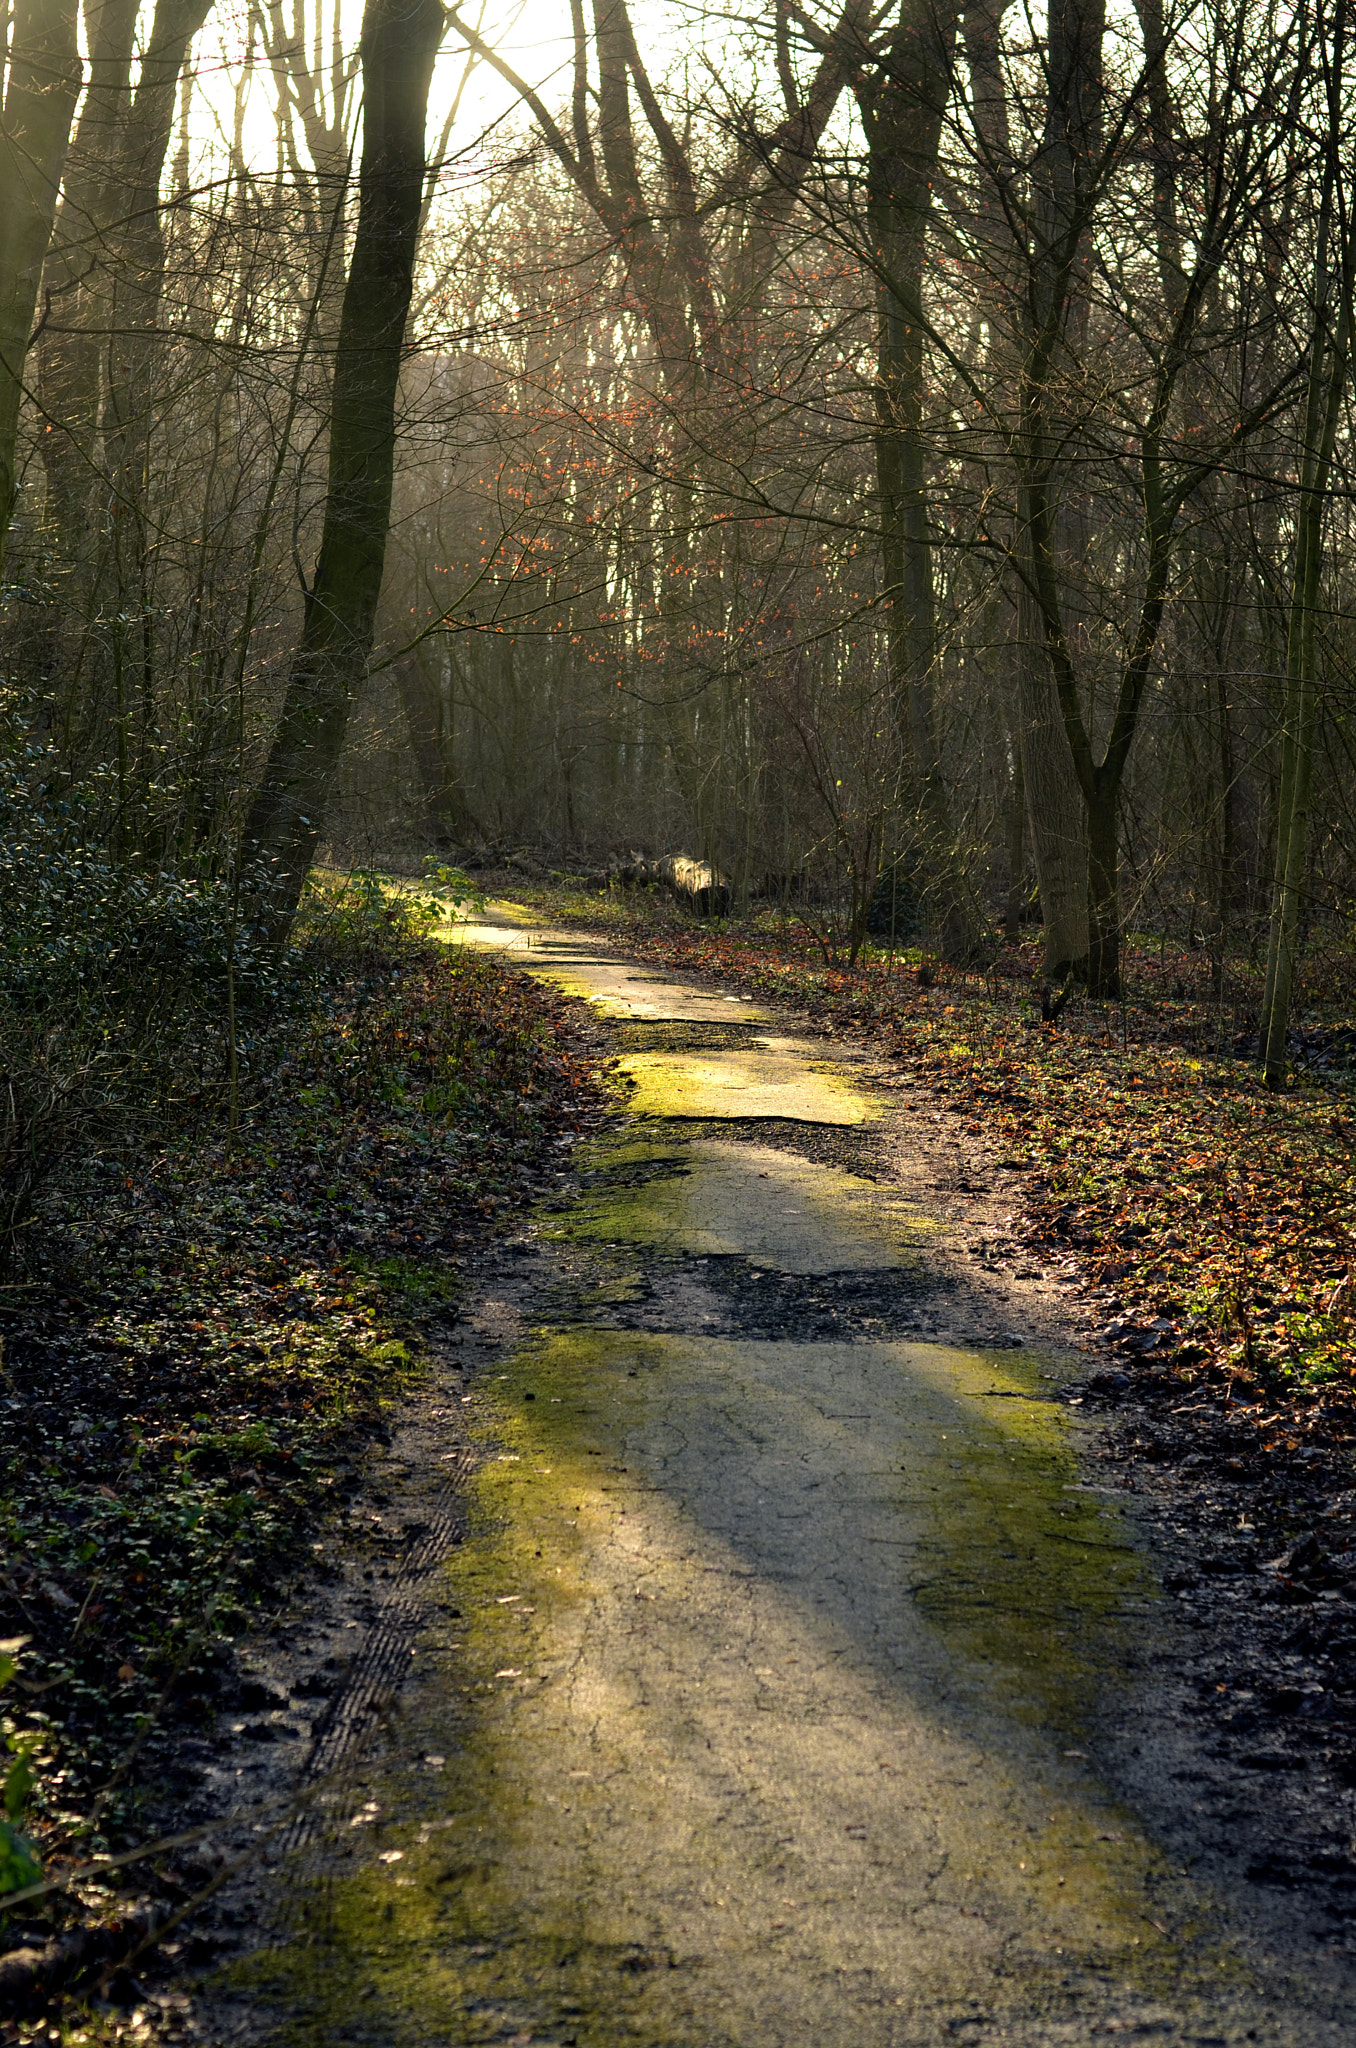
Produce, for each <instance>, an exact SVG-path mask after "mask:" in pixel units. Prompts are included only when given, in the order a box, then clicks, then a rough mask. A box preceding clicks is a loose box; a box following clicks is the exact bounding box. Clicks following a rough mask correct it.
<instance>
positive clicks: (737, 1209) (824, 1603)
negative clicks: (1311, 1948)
mask: <svg viewBox="0 0 1356 2048" xmlns="http://www.w3.org/2000/svg"><path fill="white" fill-rule="evenodd" d="M459 936H460V940H461V942H462V943H467V944H473V945H477V946H482V947H485V948H488V949H491V950H493V951H495V952H496V953H498V954H500V955H501V956H503V957H506V958H508V959H510V960H513V961H515V962H516V963H517V964H521V965H523V966H526V967H528V968H530V970H531V971H532V972H534V973H537V974H541V975H544V976H547V977H549V978H550V979H551V980H553V981H555V982H557V983H559V984H560V985H561V986H563V987H565V988H567V989H569V990H572V991H573V992H575V993H578V994H580V995H584V996H586V997H587V998H588V999H589V1000H590V1001H592V1002H594V1003H595V1004H596V1005H597V1006H598V1008H599V1009H600V1011H602V1012H603V1013H604V1014H606V1015H607V1016H609V1017H611V1018H612V1019H614V1020H615V1022H616V1026H617V1033H618V1044H619V1050H620V1055H621V1058H622V1061H623V1064H624V1066H625V1067H626V1068H627V1069H628V1070H629V1072H630V1075H631V1078H632V1081H633V1084H634V1095H633V1099H632V1108H633V1110H634V1112H635V1117H634V1119H633V1120H631V1121H629V1122H628V1124H627V1125H626V1127H625V1128H624V1129H623V1130H621V1131H620V1132H613V1133H612V1134H611V1135H609V1136H608V1137H606V1138H605V1139H602V1140H598V1141H594V1142H592V1143H591V1144H589V1145H588V1146H585V1147H582V1148H580V1149H581V1153H582V1154H583V1155H584V1156H583V1157H582V1158H581V1157H580V1156H579V1155H578V1154H577V1155H576V1159H575V1165H576V1167H577V1168H579V1167H582V1169H583V1170H582V1172H581V1173H580V1174H579V1178H578V1182H577V1185H575V1186H572V1187H566V1188H565V1189H563V1191H562V1196H561V1199H560V1200H559V1202H557V1203H554V1204H552V1205H550V1206H549V1207H547V1208H545V1209H543V1210H542V1211H541V1212H539V1214H538V1216H537V1219H536V1222H535V1224H534V1225H533V1226H531V1227H530V1229H529V1231H528V1233H527V1234H526V1235H525V1237H524V1238H523V1239H522V1241H521V1242H520V1243H518V1244H517V1245H512V1246H510V1247H508V1253H511V1254H512V1256H509V1255H508V1253H506V1255H505V1256H503V1257H501V1258H500V1260H499V1262H498V1265H497V1267H496V1268H495V1270H494V1274H493V1276H492V1284H491V1285H490V1286H489V1287H488V1288H487V1291H486V1294H485V1295H484V1297H483V1298H482V1300H481V1302H480V1303H479V1306H478V1309H477V1311H476V1314H475V1316H474V1318H473V1327H474V1329H475V1331H476V1332H477V1338H476V1341H477V1342H479V1343H480V1344H481V1345H482V1346H483V1347H484V1363H483V1364H482V1369H481V1371H480V1372H479V1374H478V1375H477V1376H476V1378H475V1379H474V1381H472V1382H470V1384H471V1385H472V1386H473V1388H474V1392H473V1393H472V1394H471V1395H470V1397H469V1407H468V1408H466V1409H462V1410H446V1411H444V1410H435V1411H433V1412H434V1413H435V1414H441V1413H454V1414H455V1413H458V1412H462V1413H466V1412H469V1413H470V1414H471V1415H472V1417H473V1418H474V1419H473V1422H472V1434H473V1436H474V1438H475V1441H476V1445H477V1452H476V1458H475V1461H474V1463H475V1469H474V1472H473V1474H472V1476H471V1477H470V1479H469V1480H468V1482H467V1483H468V1487H469V1498H470V1507H469V1520H468V1524H467V1528H466V1533H465V1538H464V1540H463V1541H462V1542H460V1543H459V1545H458V1546H457V1547H456V1549H455V1550H454V1551H453V1553H452V1555H451V1557H450V1560H449V1561H448V1563H447V1564H446V1566H445V1567H444V1576H443V1579H442V1583H441V1587H440V1593H439V1601H440V1609H441V1611H440V1612H439V1613H438V1614H437V1615H436V1617H434V1618H432V1619H431V1620H430V1622H429V1625H428V1626H427V1627H426V1628H425V1629H424V1631H423V1634H422V1636H421V1637H420V1639H419V1641H418V1643H417V1645H416V1653H415V1656H414V1659H413V1662H412V1665H411V1671H412V1676H411V1678H410V1679H409V1680H408V1681H407V1683H406V1686H405V1688H404V1695H403V1701H402V1706H401V1711H400V1714H399V1717H398V1718H397V1719H395V1720H393V1721H392V1722H391V1724H390V1726H389V1727H388V1729H387V1731H386V1735H385V1737H384V1739H383V1741H382V1743H381V1744H380V1746H379V1748H378V1750H377V1751H376V1753H375V1754H374V1755H372V1756H370V1757H369V1758H368V1760H367V1762H366V1764H365V1766H364V1771H365V1775H364V1778H363V1785H362V1795H361V1799H359V1798H358V1797H357V1796H355V1797H354V1799H353V1800H352V1802H351V1807H350V1809H349V1810H347V1811H346V1814H345V1816H344V1818H347V1819H348V1820H349V1821H350V1822H351V1825H346V1826H343V1827H341V1828H340V1829H339V1830H338V1831H337V1835H336V1838H335V1839H332V1840H331V1842H330V1843H329V1844H328V1846H325V1845H321V1846H315V1847H312V1849H310V1850H309V1851H308V1852H307V1858H308V1859H309V1860H306V1861H303V1862H301V1863H300V1865H299V1864H298V1863H296V1862H294V1863H292V1864H291V1865H289V1866H286V1867H287V1868H289V1869H290V1870H291V1871H292V1883H291V1885H290V1888H289V1889H290V1896H291V1901H292V1905H291V1911H292V1916H293V1917H292V1920H291V1924H290V1928H289V1930H288V1933H287V1935H286V1936H285V1938H283V1939H281V1940H280V1941H278V1942H277V1943H276V1944H275V1945H273V1946H271V1947H269V1948H268V1949H266V1950H264V1951H262V1952H260V1953H258V1954H256V1956H255V1957H254V1959H253V1960H252V1962H251V1964H250V1965H249V1966H248V1971H247V1976H248V1981H249V1984H250V1986H251V1994H250V1995H251V2000H252V2005H253V2011H254V2014H255V2019H256V2025H255V2029H253V2030H252V2038H255V2039H259V2038H266V2039H267V2040H268V2041H269V2042H271V2043H278V2044H283V2043H287V2044H302V2043H305V2044H313V2048H320V2044H322V2043H323V2044H325V2048H340V2044H347V2043H371V2044H381V2048H416V2044H418V2048H435V2044H439V2048H441V2044H449V2048H451V2044H457V2048H461V2044H471V2043H482V2042H485V2043H489V2042H501V2043H502V2042H511V2043H518V2044H525V2043H527V2042H534V2043H538V2044H551V2043H554V2044H560V2048H565V2044H571V2043H574V2044H578V2048H621V2044H624V2043H638V2044H645V2048H679V2044H681V2048H773V2044H777V2048H887V2044H888V2048H936V2044H939V2043H942V2042H944V2041H958V2042H973V2043H981V2044H988V2043H999V2042H1003V2043H1014V2044H1019V2048H1044V2044H1046V2043H1069V2044H1082V2043H1085V2042H1088V2041H1089V2040H1092V2039H1094V2038H1096V2037H1098V2036H1099V2035H1102V2034H1105V2035H1108V2036H1116V2035H1121V2034H1127V2033H1128V2034H1137V2035H1140V2036H1144V2037H1148V2038H1152V2039H1154V2040H1156V2041H1161V2042H1182V2043H1187V2042H1192V2043H1201V2044H1204V2043H1230V2044H1232V2043H1234V2042H1243V2041H1254V2042H1261V2043H1267V2044H1273V2048H1280V2044H1301V2043H1333V2044H1335V2043H1337V2042H1338V2041H1342V2040H1346V2039H1349V2031H1348V2028H1347V2027H1346V2026H1345V2025H1344V2024H1343V2022H1342V2019H1341V2017H1340V2016H1339V2015H1336V2014H1335V2013H1334V2012H1333V2010H1332V2008H1331V2006H1328V2007H1326V2009H1325V2008H1324V2000H1323V1999H1322V1998H1321V1997H1319V1995H1318V1993H1317V1992H1316V1991H1312V1993H1311V1994H1306V1993H1305V1992H1304V1991H1303V1990H1302V1988H1301V1987H1299V1986H1298V1985H1297V1984H1296V1983H1295V1982H1294V1981H1293V1979H1291V1978H1290V1977H1289V1976H1288V1973H1287V1972H1286V1970H1285V1969H1284V1968H1283V1967H1281V1966H1279V1965H1277V1964H1275V1963H1274V1961H1269V1960H1268V1959H1267V1958H1265V1957H1259V1955H1258V1953H1257V1950H1256V1947H1255V1944H1252V1943H1250V1942H1245V1941H1243V1940H1241V1939H1237V1938H1235V1937H1234V1936H1233V1935H1231V1933H1230V1930H1229V1925H1228V1915H1227V1909H1226V1907H1225V1905H1224V1903H1223V1902H1221V1901H1220V1900H1218V1899H1214V1898H1212V1897H1210V1896H1209V1893H1208V1890H1207V1888H1206V1887H1205V1886H1203V1885H1201V1884H1199V1883H1196V1882H1193V1880H1192V1879H1191V1878H1189V1877H1188V1876H1187V1875H1186V1874H1185V1872H1184V1871H1183V1870H1182V1869H1181V1867H1180V1858H1179V1856H1174V1858H1173V1860H1172V1861H1171V1862H1170V1861H1169V1860H1168V1858H1167V1856H1166V1854H1165V1852H1164V1851H1163V1850H1161V1849H1160V1848H1159V1847H1157V1846H1156V1845H1155V1843H1154V1841H1153V1840H1152V1839H1151V1836H1150V1832H1149V1829H1148V1827H1147V1825H1145V1824H1142V1823H1141V1821H1140V1820H1138V1819H1137V1817H1136V1814H1135V1812H1134V1811H1133V1810H1131V1808H1130V1806H1129V1805H1128V1804H1127V1801H1126V1799H1125V1797H1124V1796H1123V1795H1118V1794H1117V1793H1116V1792H1115V1791H1114V1790H1113V1789H1112V1787H1111V1785H1110V1783H1109V1782H1108V1780H1107V1779H1106V1778H1104V1777H1103V1776H1102V1775H1100V1774H1099V1770H1098V1767H1097V1764H1096V1763H1095V1762H1094V1758H1095V1756H1096V1755H1097V1752H1098V1743H1099V1730H1101V1729H1102V1727H1103V1725H1104V1723H1105V1719H1106V1716H1107V1714H1108V1713H1109V1712H1111V1713H1114V1714H1115V1715H1116V1716H1118V1717H1119V1718H1120V1720H1121V1721H1122V1722H1124V1720H1125V1719H1126V1717H1127V1716H1133V1715H1134V1713H1135V1712H1136V1711H1140V1710H1141V1708H1142V1705H1143V1704H1145V1703H1147V1704H1149V1705H1150V1706H1151V1704H1152V1703H1151V1701H1149V1700H1148V1695H1147V1694H1140V1695H1137V1693H1136V1687H1137V1686H1138V1685H1139V1684H1140V1683H1141V1681H1140V1679H1139V1678H1138V1677H1137V1675H1136V1673H1137V1669H1138V1667H1139V1664H1140V1658H1141V1652H1142V1651H1143V1649H1144V1648H1145V1646H1146V1644H1147V1642H1148V1638H1149V1636H1150V1635H1151V1633H1152V1632H1153V1631H1154V1630H1155V1629H1156V1628H1161V1627H1163V1626H1165V1625H1166V1626H1168V1627H1171V1623H1170V1622H1169V1623H1166V1624H1165V1623H1164V1622H1163V1619H1162V1617H1163V1614H1164V1612H1165V1610H1164V1607H1163V1603H1162V1600H1161V1595H1160V1593H1159V1592H1158V1589H1157V1586H1156V1583H1155V1580H1154V1578H1153V1575H1152V1572H1151V1570H1150V1569H1149V1567H1148V1565H1147V1564H1146V1561H1145V1558H1144V1556H1143V1554H1142V1552H1141V1550H1140V1549H1139V1548H1138V1547H1137V1544H1136V1542H1135V1539H1134V1536H1133V1532H1132V1531H1131V1530H1130V1528H1129V1527H1128V1525H1127V1523H1126V1522H1125V1521H1124V1520H1123V1519H1122V1516H1121V1513H1120V1511H1119V1509H1118V1507H1117V1505H1116V1503H1115V1501H1114V1498H1113V1497H1112V1496H1111V1495H1110V1494H1109V1493H1108V1492H1107V1491H1106V1490H1105V1489H1098V1488H1096V1487H1092V1486H1089V1485H1086V1484H1085V1483H1084V1482H1083V1480H1082V1479H1081V1477H1080V1465H1079V1462H1078V1455H1077V1452H1078V1446H1077V1443H1076V1441H1075V1440H1074V1439H1073V1437H1072V1436H1071V1430H1072V1429H1073V1428H1074V1427H1075V1425H1074V1422H1073V1419H1072V1418H1071V1416H1070V1414H1069V1412H1068V1411H1067V1410H1066V1409H1065V1408H1064V1406H1063V1405H1062V1404H1061V1403H1060V1401H1059V1399H1058V1387H1059V1384H1060V1382H1061V1380H1062V1379H1064V1378H1067V1376H1068V1375H1069V1373H1070V1371H1071V1370H1072V1368H1071V1365H1070V1364H1069V1362H1068V1361H1067V1360H1065V1361H1063V1362H1061V1360H1060V1359H1059V1358H1058V1357H1057V1356H1054V1355H1051V1356H1041V1355H1038V1354H1037V1353H1035V1352H1034V1351H1033V1350H1032V1349H1030V1348H1016V1347H1013V1346H1010V1345H1009V1346H1004V1347H1002V1348H1000V1345H999V1342H998V1337H999V1333H998V1332H997V1331H994V1330H992V1328H991V1321H986V1317H989V1315H990V1311H989V1310H988V1309H986V1308H985V1306H984V1305H983V1304H982V1303H981V1304H977V1303H974V1302H969V1301H967V1300H965V1299H963V1298H960V1296H958V1294H957V1290H956V1285H955V1282H954V1281H949V1282H948V1281H946V1280H945V1279H944V1278H942V1277H940V1276H939V1274H938V1273H937V1271H936V1270H935V1261H933V1260H931V1259H930V1251H929V1246H930V1240H931V1239H932V1237H933V1233H934V1231H935V1227H936V1226H935V1221H934V1219H933V1218H932V1217H930V1216H929V1215H928V1214H927V1213H926V1212H925V1211H924V1209H923V1208H921V1207H920V1206H918V1205H916V1204H914V1203H911V1202H910V1201H908V1200H907V1199H905V1197H904V1195H902V1194H901V1192H900V1190H899V1188H898V1187H897V1186H892V1185H891V1184H890V1183H889V1181H888V1180H885V1179H878V1178H875V1177H874V1176H875V1168H874V1166H873V1165H872V1160H873V1159H874V1158H875V1157H876V1156H877V1155H876V1154H875V1153H873V1151H872V1146H873V1145H874V1144H876V1143H877V1141H878V1139H879V1137H880V1135H881V1134H882V1133H883V1132H886V1131H888V1130H889V1129H890V1128H891V1127H892V1120H893V1124H894V1127H895V1128H896V1129H897V1126H898V1110H897V1108H896V1107H895V1105H894V1104H892V1102H891V1100H890V1098H889V1096H888V1094H887V1093H886V1092H884V1091H883V1090H882V1089H881V1088H880V1087H878V1086H877V1085H876V1080H875V1078H874V1070H873V1065H872V1062H871V1061H870V1060H869V1059H867V1058H866V1057H865V1056H862V1055H853V1054H851V1052H850V1051H849V1052H847V1053H845V1054H844V1056H843V1057H841V1058H839V1057H836V1056H835V1057H829V1056H827V1054H826V1049H825V1047H824V1046H823V1044H822V1043H817V1042H815V1041H813V1040H809V1039H806V1038H804V1037H801V1036H798V1035H797V1034H796V1033H795V1032H794V1031H791V1030H789V1029H788V1028H787V1027H786V1026H785V1025H784V1024H782V1023H779V1022H778V1021H777V1020H776V1019H775V1018H773V1017H771V1016H769V1014H768V1013H767V1012H766V1011H763V1010H761V1009H760V1008H758V1007H757V1006H756V1005H753V1004H749V1003H745V1002H742V1001H734V1000H731V999H730V998H728V997H725V996H722V995H719V994H713V993H711V992H709V991H706V990H703V989H700V988H695V987H693V986H690V985H687V984H684V983H682V982H681V981H679V980H677V979H671V978H669V977H667V976H660V975H656V974H653V973H650V972H648V971H646V970H645V969H643V968H642V967H640V966H638V965H636V964H635V963H633V962H628V961H626V960H625V959H623V958H621V957H619V956H615V955H613V954H612V953H610V952H609V951H608V949H607V948H606V947H604V946H601V945H598V944H595V943H593V942H592V941H589V940H586V939H580V938H576V937H570V936H567V935H562V934H559V933H553V932H549V931H539V930H536V929H534V928H532V926H531V925H530V922H529V921H527V920H525V919H524V918H523V917H522V916H521V914H516V913H514V912H512V910H511V909H509V908H507V907H496V910H495V912H494V913H493V914H491V915H490V916H488V917H487V918H485V919H483V920H481V921H480V922H478V923H477V924H475V925H472V926H469V927H467V928H464V929H463V930H462V931H461V933H460V934H459ZM943 1328H945V1331H946V1333H947V1341H927V1337H926V1334H925V1333H933V1334H934V1336H935V1335H936V1333H939V1332H940V1331H941V1330H942V1329H943ZM967 1331H968V1332H969V1333H970V1334H969V1340H968V1341H967V1340H966V1333H967ZM986 1334H987V1335H988V1336H989V1337H990V1338H991V1339H992V1340H993V1341H991V1342H989V1343H986V1342H985V1341H983V1339H984V1337H985V1335H986ZM397 1454H399V1445H397ZM1137 1702H1138V1703H1137ZM1144 1740H1145V1742H1146V1743H1147V1742H1149V1741H1151V1740H1152V1729H1151V1727H1149V1726H1148V1725H1147V1724H1146V1728H1145V1735H1144ZM239 1981H240V1980H239V1979H238V1980H237V1982H238V1983H239ZM265 2015H267V2016H268V2017H267V2019H266V2026H267V2032H266V2034H265V2035H263V2036H260V2035H259V2033H258V2032H257V2026H258V2023H259V2021H260V2019H261V2018H263V2016H265Z"/></svg>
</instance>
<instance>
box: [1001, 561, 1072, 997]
mask: <svg viewBox="0 0 1356 2048" xmlns="http://www.w3.org/2000/svg"><path fill="white" fill-rule="evenodd" d="M1017 610H1018V621H1019V624H1018V635H1017V713H1018V716H1017V740H1018V745H1019V747H1020V749H1021V760H1022V780H1023V782H1024V784H1025V787H1026V814H1027V818H1028V819H1029V821H1030V825H1031V855H1032V859H1033V861H1034V863H1035V868H1036V882H1037V885H1038V887H1039V889H1040V896H1041V918H1042V920H1043V924H1044V931H1045V961H1044V966H1045V972H1046V974H1047V975H1048V976H1050V978H1051V979H1052V980H1063V979H1064V978H1065V977H1066V976H1068V975H1073V976H1076V977H1078V978H1080V979H1081V978H1082V977H1083V976H1085V975H1086V973H1087V966H1088V841H1087V829H1086V826H1085V824H1084V816H1085V813H1084V805H1083V795H1082V791H1081V790H1080V789H1079V786H1078V775H1077V772H1076V770H1075V768H1074V762H1073V754H1072V752H1071V751H1070V748H1069V737H1068V734H1067V732H1066V731H1065V727H1064V718H1063V715H1062V713H1061V711H1060V707H1059V700H1058V698H1057V696H1056V694H1055V681H1054V677H1053V675H1052V674H1051V670H1050V658H1049V655H1048V654H1047V652H1046V648H1045V640H1044V632H1043V628H1042V624H1041V621H1040V619H1039V617H1038V616H1037V611H1036V606H1035V604H1034V603H1033V601H1032V599H1031V597H1030V595H1029V594H1028V593H1027V592H1026V591H1025V590H1024V591H1023V592H1022V595H1021V598H1020V600H1019V602H1018V608H1017Z"/></svg>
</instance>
